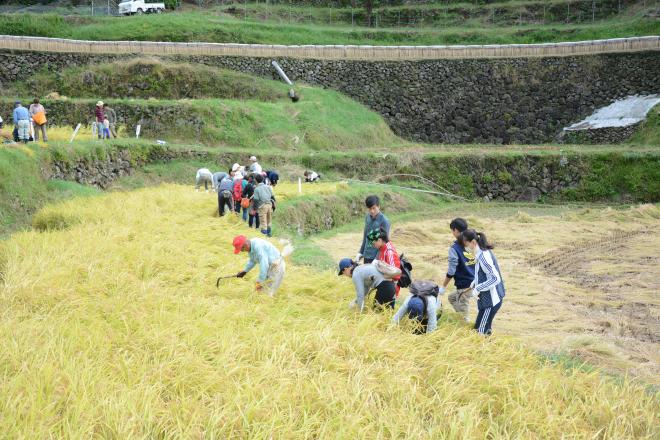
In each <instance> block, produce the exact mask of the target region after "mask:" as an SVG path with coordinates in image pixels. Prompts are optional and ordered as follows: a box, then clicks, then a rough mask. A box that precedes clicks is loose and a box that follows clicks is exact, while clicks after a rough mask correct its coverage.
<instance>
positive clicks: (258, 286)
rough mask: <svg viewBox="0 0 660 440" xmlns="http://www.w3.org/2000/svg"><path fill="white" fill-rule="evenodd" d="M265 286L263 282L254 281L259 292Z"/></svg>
mask: <svg viewBox="0 0 660 440" xmlns="http://www.w3.org/2000/svg"><path fill="white" fill-rule="evenodd" d="M263 288H264V287H263V286H262V285H261V283H260V282H259V281H257V282H256V283H254V290H256V291H257V292H259V291H261V289H263Z"/></svg>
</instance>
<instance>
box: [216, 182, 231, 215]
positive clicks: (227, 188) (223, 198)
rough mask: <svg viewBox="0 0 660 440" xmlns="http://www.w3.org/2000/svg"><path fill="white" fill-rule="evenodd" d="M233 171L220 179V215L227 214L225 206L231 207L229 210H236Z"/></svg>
mask: <svg viewBox="0 0 660 440" xmlns="http://www.w3.org/2000/svg"><path fill="white" fill-rule="evenodd" d="M232 174H233V171H230V173H229V175H228V176H227V177H225V178H224V179H222V180H221V181H220V184H219V185H218V214H219V215H220V217H222V216H223V215H225V208H228V209H229V212H230V213H231V212H233V211H234V194H233V193H232V191H233V189H234V180H233V179H232V177H231V175H232Z"/></svg>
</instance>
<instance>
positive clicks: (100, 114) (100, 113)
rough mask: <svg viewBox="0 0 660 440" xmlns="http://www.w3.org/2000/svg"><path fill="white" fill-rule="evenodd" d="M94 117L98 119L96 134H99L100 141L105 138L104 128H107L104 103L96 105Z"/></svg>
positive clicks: (100, 102)
mask: <svg viewBox="0 0 660 440" xmlns="http://www.w3.org/2000/svg"><path fill="white" fill-rule="evenodd" d="M94 116H95V117H96V133H97V134H98V137H99V139H101V138H102V137H103V128H104V127H105V124H104V121H105V112H104V111H103V101H99V102H97V103H96V108H95V109H94Z"/></svg>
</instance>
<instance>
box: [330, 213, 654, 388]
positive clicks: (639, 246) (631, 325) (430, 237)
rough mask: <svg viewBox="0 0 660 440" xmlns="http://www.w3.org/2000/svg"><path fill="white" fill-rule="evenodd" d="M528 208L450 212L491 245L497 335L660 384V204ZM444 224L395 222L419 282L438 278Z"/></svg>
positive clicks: (350, 252) (339, 242)
mask: <svg viewBox="0 0 660 440" xmlns="http://www.w3.org/2000/svg"><path fill="white" fill-rule="evenodd" d="M525 210H526V211H529V213H531V214H532V215H529V214H528V213H527V212H525V213H519V214H515V213H514V214H512V212H511V210H510V209H507V210H504V209H503V210H501V212H498V210H497V209H493V208H492V207H489V208H488V210H487V211H484V212H479V211H475V212H466V211H465V209H463V210H460V209H459V210H457V212H456V214H455V215H463V216H467V217H468V220H469V221H470V223H471V225H473V226H476V227H477V229H479V230H483V231H484V232H486V233H487V235H488V237H489V238H490V239H491V240H492V241H493V242H494V243H495V245H496V250H495V251H496V254H497V256H498V259H499V260H500V265H501V267H502V272H503V274H504V277H505V280H506V282H507V297H506V300H505V306H504V307H503V309H502V311H501V312H500V315H498V317H497V320H496V322H495V326H494V328H495V330H496V332H497V333H500V334H509V335H515V336H517V337H520V338H522V339H523V340H524V341H525V342H526V343H527V344H529V345H530V346H532V347H533V348H534V349H536V350H538V351H541V352H544V353H552V354H554V353H563V354H568V355H571V356H578V357H579V358H581V359H584V360H586V361H588V362H589V363H591V364H595V365H598V366H602V367H603V368H605V369H607V370H609V371H614V372H617V373H624V372H627V373H629V374H630V375H633V376H636V377H640V378H643V379H644V380H645V381H648V382H651V383H655V384H658V383H660V296H658V293H657V292H658V290H660V269H658V267H660V265H659V263H660V261H659V260H660V259H659V258H658V256H657V253H656V252H657V249H660V228H659V226H660V208H658V207H654V206H649V205H646V206H641V207H637V208H633V209H629V210H624V211H620V210H612V209H609V208H606V209H596V210H595V209H586V210H584V209H583V210H580V211H570V212H565V213H563V214H561V215H547V214H545V213H544V215H541V216H534V214H536V213H539V212H541V213H543V212H542V211H540V210H534V209H527V208H525ZM461 211H462V212H461ZM450 220H451V219H450V217H449V216H447V217H446V218H444V217H443V218H434V219H428V220H423V221H416V222H409V223H404V224H400V225H394V229H393V235H392V240H393V243H394V244H395V246H396V248H397V250H398V251H399V253H402V252H403V253H406V254H408V255H409V257H410V258H411V261H412V262H413V264H414V265H415V269H414V275H415V276H416V277H417V278H431V279H434V280H436V281H441V280H442V279H443V278H444V274H445V271H446V264H447V263H446V262H447V249H448V247H449V245H450V244H451V241H452V236H451V234H450V233H449V230H448V224H449V221H450ZM360 240H361V234H360V233H359V232H356V233H350V234H340V235H338V236H336V237H333V238H331V239H327V240H318V242H319V243H320V244H322V245H323V246H324V247H325V249H329V250H330V252H331V254H332V256H333V257H334V258H337V259H338V258H340V257H342V256H350V257H352V256H354V255H355V253H356V252H357V249H358V247H359V242H360ZM444 302H445V304H444V306H445V308H447V307H449V308H451V306H449V304H448V302H446V300H445V301H444ZM471 312H472V315H471V318H472V317H474V312H475V310H474V308H473V309H472V310H471Z"/></svg>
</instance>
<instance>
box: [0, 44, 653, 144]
mask: <svg viewBox="0 0 660 440" xmlns="http://www.w3.org/2000/svg"><path fill="white" fill-rule="evenodd" d="M127 57H129V55H108V54H100V55H89V54H71V53H50V52H10V51H0V82H3V83H5V82H8V81H14V80H25V79H27V78H29V77H30V75H31V74H32V73H33V72H35V71H36V70H37V69H39V68H46V69H52V70H58V69H62V68H64V67H65V66H71V65H85V64H87V63H101V62H108V61H112V60H116V59H124V58H127ZM170 58H171V59H174V60H175V61H180V62H181V61H183V62H191V63H203V64H207V65H210V66H217V67H223V68H228V69H232V70H236V71H241V72H245V73H250V74H255V75H260V76H265V77H271V78H274V79H275V78H276V74H275V72H274V70H273V69H272V67H271V66H270V60H271V59H270V58H263V57H257V56H255V57H238V56H203V55H200V56H182V55H175V56H172V57H170ZM276 59H277V61H278V62H279V63H280V64H281V65H282V67H283V68H284V70H285V72H286V73H287V74H288V75H289V77H290V78H291V79H292V80H293V81H296V82H305V83H309V84H314V85H319V86H322V87H327V88H332V89H335V90H339V91H341V92H343V93H345V94H346V95H348V96H350V97H352V98H353V99H356V100H357V101H359V102H361V103H363V104H365V105H367V106H368V107H370V108H371V109H373V110H375V111H376V112H378V113H380V114H381V115H382V116H383V117H384V118H385V120H386V121H387V123H388V124H389V125H390V127H392V129H393V130H394V132H395V133H397V134H398V135H400V136H402V137H404V138H407V139H410V140H414V141H420V142H430V143H496V144H508V143H518V144H530V143H542V142H552V141H553V140H554V139H555V137H556V136H557V135H558V134H559V133H560V132H561V130H562V129H563V127H566V126H568V125H570V124H571V123H574V122H576V121H579V120H581V119H583V118H584V117H586V116H588V115H589V114H591V113H592V112H593V110H594V109H596V108H599V107H602V106H604V105H608V104H609V103H611V102H612V101H614V100H616V99H619V98H623V97H626V96H628V95H632V94H644V95H645V94H654V93H660V77H659V76H658V75H657V72H660V56H659V55H658V52H657V51H646V52H631V53H613V54H599V55H585V56H563V57H546V58H502V59H485V58H484V59H434V60H421V61H359V60H318V59H303V58H276ZM100 98H101V99H102V98H103V97H100ZM302 99H305V98H304V96H303V97H302Z"/></svg>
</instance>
